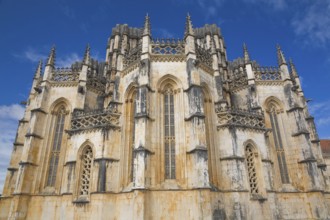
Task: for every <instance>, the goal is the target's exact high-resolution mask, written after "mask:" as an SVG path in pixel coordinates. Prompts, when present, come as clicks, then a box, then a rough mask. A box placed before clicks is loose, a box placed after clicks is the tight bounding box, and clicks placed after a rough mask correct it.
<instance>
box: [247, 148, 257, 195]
mask: <svg viewBox="0 0 330 220" xmlns="http://www.w3.org/2000/svg"><path fill="white" fill-rule="evenodd" d="M257 155H258V154H257V152H256V151H255V149H254V147H252V146H251V145H247V146H246V148H245V156H246V165H247V171H248V176H249V185H250V192H251V194H252V195H257V194H259V193H260V191H259V183H258V174H257V168H256V163H257V161H256V157H257Z"/></svg>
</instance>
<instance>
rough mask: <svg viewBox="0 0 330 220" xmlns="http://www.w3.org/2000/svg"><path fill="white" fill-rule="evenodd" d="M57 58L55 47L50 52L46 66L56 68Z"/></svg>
mask: <svg viewBox="0 0 330 220" xmlns="http://www.w3.org/2000/svg"><path fill="white" fill-rule="evenodd" d="M55 57H56V52H55V45H54V46H53V47H52V49H51V50H50V53H49V56H48V60H47V64H46V66H52V67H54V66H55Z"/></svg>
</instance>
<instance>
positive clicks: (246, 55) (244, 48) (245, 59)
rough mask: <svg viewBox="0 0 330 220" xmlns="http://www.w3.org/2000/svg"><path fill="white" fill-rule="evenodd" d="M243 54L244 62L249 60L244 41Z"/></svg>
mask: <svg viewBox="0 0 330 220" xmlns="http://www.w3.org/2000/svg"><path fill="white" fill-rule="evenodd" d="M243 55H244V63H248V62H250V55H249V52H248V50H247V47H246V44H245V43H244V44H243Z"/></svg>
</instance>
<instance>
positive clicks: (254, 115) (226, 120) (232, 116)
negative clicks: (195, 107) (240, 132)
mask: <svg viewBox="0 0 330 220" xmlns="http://www.w3.org/2000/svg"><path fill="white" fill-rule="evenodd" d="M215 111H216V114H217V116H218V125H217V128H218V129H221V128H223V127H239V128H243V129H255V130H261V131H266V130H267V128H266V125H265V118H264V114H263V111H262V110H257V111H248V110H244V109H235V108H220V107H219V108H216V109H215Z"/></svg>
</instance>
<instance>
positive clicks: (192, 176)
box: [0, 16, 330, 219]
mask: <svg viewBox="0 0 330 220" xmlns="http://www.w3.org/2000/svg"><path fill="white" fill-rule="evenodd" d="M89 51H90V49H89V46H88V47H87V49H86V52H85V56H84V59H83V61H82V62H77V63H74V64H73V65H72V66H71V67H70V68H55V48H53V49H52V50H51V53H50V55H49V57H48V60H47V63H46V65H45V67H44V70H43V71H42V69H43V68H42V64H41V63H40V64H39V66H38V68H37V70H36V73H35V76H34V79H33V85H32V89H31V92H30V95H29V98H28V100H27V105H26V111H25V115H24V117H23V119H22V120H20V121H19V127H18V132H17V137H16V140H15V143H14V148H13V153H12V157H11V161H10V165H9V167H8V173H7V178H6V182H5V186H4V190H3V196H2V197H1V200H0V218H1V219H326V218H329V211H328V209H329V206H330V200H329V199H330V196H329V195H330V194H329V192H330V183H329V178H327V176H326V173H325V169H324V168H325V166H326V165H325V163H324V160H323V158H322V155H321V151H320V146H319V140H318V136H317V133H316V129H315V125H314V122H313V117H311V116H310V115H309V113H308V109H307V104H306V99H305V97H304V94H303V91H302V89H301V85H300V80H299V76H298V74H297V71H296V69H295V67H294V65H293V63H292V62H289V63H287V62H286V60H285V58H284V55H283V53H282V51H281V49H280V48H279V47H278V48H277V56H278V67H262V66H260V65H259V64H258V63H257V62H256V61H252V60H250V57H249V53H248V51H247V48H246V47H245V46H244V49H243V57H242V58H238V59H236V60H234V61H228V60H227V56H226V46H225V43H224V39H223V36H222V34H221V32H220V29H219V28H218V27H217V26H216V25H205V26H204V27H201V28H193V27H192V24H191V20H190V17H189V16H187V20H186V27H185V34H184V38H183V39H182V40H173V39H153V38H152V36H151V30H150V21H149V17H146V19H145V23H144V27H143V28H132V27H129V26H127V25H117V26H116V27H115V28H113V31H112V35H111V36H110V38H109V41H108V45H107V49H106V60H105V62H98V61H96V60H94V59H92V58H91V57H90V52H89Z"/></svg>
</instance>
